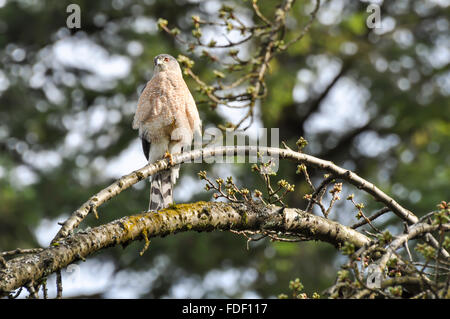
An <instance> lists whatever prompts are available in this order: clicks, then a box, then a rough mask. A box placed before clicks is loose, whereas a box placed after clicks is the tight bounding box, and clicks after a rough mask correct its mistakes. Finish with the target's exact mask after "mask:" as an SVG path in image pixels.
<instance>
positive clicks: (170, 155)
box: [164, 151, 175, 166]
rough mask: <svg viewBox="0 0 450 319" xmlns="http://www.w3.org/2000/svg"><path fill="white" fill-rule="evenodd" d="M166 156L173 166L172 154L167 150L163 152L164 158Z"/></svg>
mask: <svg viewBox="0 0 450 319" xmlns="http://www.w3.org/2000/svg"><path fill="white" fill-rule="evenodd" d="M166 158H168V159H169V163H170V166H173V165H174V164H175V163H174V162H173V157H172V154H170V153H169V151H166V153H165V154H164V159H166Z"/></svg>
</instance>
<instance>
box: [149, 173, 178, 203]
mask: <svg viewBox="0 0 450 319" xmlns="http://www.w3.org/2000/svg"><path fill="white" fill-rule="evenodd" d="M172 187H173V184H172V170H170V169H169V170H165V171H162V172H159V173H156V174H155V175H153V176H152V182H151V187H150V204H149V207H148V209H149V210H153V211H159V210H161V209H164V208H166V207H168V206H169V205H170V204H172V203H173V190H172Z"/></svg>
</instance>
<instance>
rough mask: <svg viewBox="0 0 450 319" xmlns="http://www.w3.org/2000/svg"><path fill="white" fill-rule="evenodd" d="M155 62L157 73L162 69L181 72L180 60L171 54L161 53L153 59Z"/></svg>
mask: <svg viewBox="0 0 450 319" xmlns="http://www.w3.org/2000/svg"><path fill="white" fill-rule="evenodd" d="M153 62H154V64H155V73H158V72H161V71H173V72H179V73H181V68H180V65H179V64H178V61H177V60H176V59H175V58H174V57H173V56H171V55H169V54H160V55H157V56H156V57H155V59H154V60H153Z"/></svg>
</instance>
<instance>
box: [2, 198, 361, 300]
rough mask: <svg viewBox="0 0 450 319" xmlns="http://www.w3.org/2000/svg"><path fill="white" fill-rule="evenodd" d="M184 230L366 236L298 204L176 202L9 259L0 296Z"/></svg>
mask: <svg viewBox="0 0 450 319" xmlns="http://www.w3.org/2000/svg"><path fill="white" fill-rule="evenodd" d="M188 230H195V231H199V232H200V231H212V230H237V231H240V230H249V231H252V230H261V231H276V232H283V233H286V232H288V233H290V234H295V235H297V234H298V235H301V236H305V237H307V238H311V239H315V240H321V241H325V242H328V243H331V244H333V245H336V246H338V245H340V244H343V243H344V242H346V241H347V242H351V243H352V244H354V245H355V247H362V246H363V245H364V244H368V243H369V241H370V239H369V238H368V237H366V236H365V235H363V234H361V233H359V232H358V231H355V230H353V229H351V228H349V227H347V226H343V225H341V224H339V223H337V222H334V221H331V220H329V219H326V218H323V217H320V216H316V215H312V214H310V213H306V212H304V211H302V210H300V209H293V208H281V207H277V206H273V205H271V206H266V205H264V204H257V203H254V202H249V203H245V204H243V203H221V202H197V203H193V204H178V205H174V206H173V207H169V208H167V209H164V210H162V211H160V212H158V213H153V212H148V213H143V214H140V215H135V216H127V217H123V218H121V219H118V220H116V221H113V222H110V223H108V224H105V225H102V226H99V227H96V228H92V229H90V230H86V231H79V232H77V233H74V234H72V235H70V236H68V237H67V238H63V239H61V240H60V241H58V242H55V243H54V244H53V245H52V246H50V247H49V248H46V249H44V250H42V251H40V252H37V253H35V254H27V255H24V256H20V257H16V258H14V259H11V260H9V261H8V262H7V265H6V267H5V268H3V269H0V296H1V295H5V294H8V293H10V292H11V291H13V290H15V289H17V288H19V287H22V286H24V285H27V284H28V283H33V282H38V281H39V280H40V279H42V278H44V277H46V276H48V275H50V274H51V273H54V272H58V271H60V270H61V269H63V268H64V267H67V266H68V265H69V264H71V263H73V262H76V261H78V260H80V259H84V258H86V257H87V256H89V255H91V254H93V253H95V252H97V251H100V250H102V249H105V248H108V247H112V246H117V245H127V244H128V243H130V242H131V241H133V240H141V239H145V238H147V239H148V238H149V237H156V236H165V235H169V234H174V233H177V232H182V231H188Z"/></svg>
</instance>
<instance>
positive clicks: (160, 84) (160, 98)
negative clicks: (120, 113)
mask: <svg viewBox="0 0 450 319" xmlns="http://www.w3.org/2000/svg"><path fill="white" fill-rule="evenodd" d="M154 64H155V68H154V72H153V77H152V79H151V80H150V81H149V82H148V83H147V85H146V86H145V88H144V90H143V91H142V93H141V96H140V97H139V101H138V106H137V110H136V113H135V115H134V120H133V129H139V137H140V138H141V140H142V148H143V151H144V154H145V157H146V158H147V160H148V162H149V163H154V162H155V161H158V160H160V159H162V158H164V157H167V156H169V157H170V158H171V154H175V153H180V152H182V151H183V150H186V149H187V148H189V147H190V145H191V143H192V140H193V138H194V134H201V125H202V124H201V121H200V118H199V115H198V110H197V106H196V105H195V101H194V98H193V97H192V95H191V92H189V89H188V87H187V85H186V83H185V82H184V80H183V74H182V72H181V68H180V65H179V64H178V62H177V60H176V59H175V58H174V57H172V56H170V55H168V54H160V55H158V56H157V57H155V59H154ZM179 170H180V167H179V165H178V166H175V167H172V168H171V169H169V170H166V171H162V172H160V173H157V174H155V175H153V176H152V179H151V188H150V204H149V210H153V211H158V210H160V209H163V208H166V207H167V206H169V205H170V204H172V202H173V191H172V188H173V185H174V184H175V182H176V180H177V178H178V174H179Z"/></svg>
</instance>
